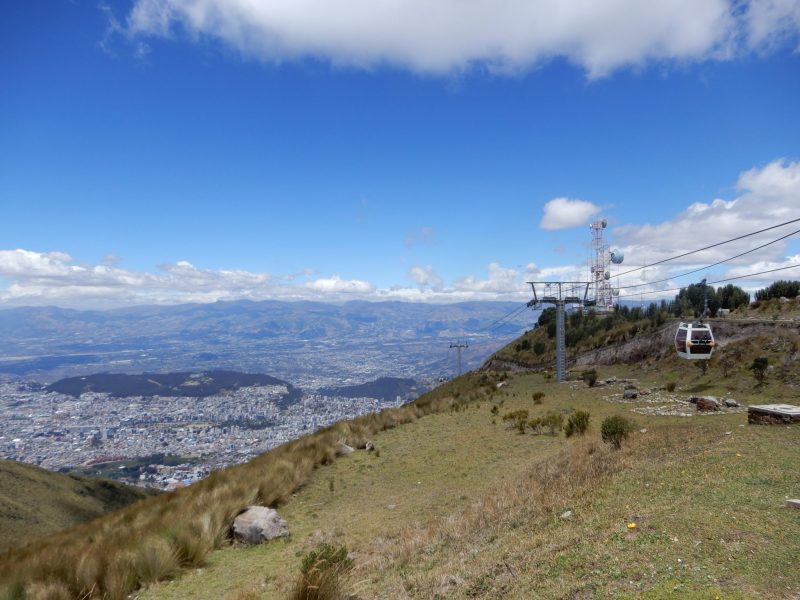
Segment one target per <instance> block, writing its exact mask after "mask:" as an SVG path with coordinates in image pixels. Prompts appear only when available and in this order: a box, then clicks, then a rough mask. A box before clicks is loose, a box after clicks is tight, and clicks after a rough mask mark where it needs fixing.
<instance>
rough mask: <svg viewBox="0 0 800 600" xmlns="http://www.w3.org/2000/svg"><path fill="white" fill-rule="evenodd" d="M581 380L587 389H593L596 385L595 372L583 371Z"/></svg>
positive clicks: (590, 370)
mask: <svg viewBox="0 0 800 600" xmlns="http://www.w3.org/2000/svg"><path fill="white" fill-rule="evenodd" d="M581 379H583V380H584V381H585V382H586V385H588V386H589V387H594V384H595V383H597V371H595V370H594V369H589V370H588V371H584V372H583V373H582V374H581Z"/></svg>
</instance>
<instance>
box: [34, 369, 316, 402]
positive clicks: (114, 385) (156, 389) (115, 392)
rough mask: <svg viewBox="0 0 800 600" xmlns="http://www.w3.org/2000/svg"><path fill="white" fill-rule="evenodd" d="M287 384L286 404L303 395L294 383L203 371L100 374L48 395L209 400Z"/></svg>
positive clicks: (62, 384)
mask: <svg viewBox="0 0 800 600" xmlns="http://www.w3.org/2000/svg"><path fill="white" fill-rule="evenodd" d="M262 385H283V386H286V389H287V390H288V392H287V394H286V396H285V397H284V398H283V399H282V402H287V401H288V402H291V401H294V400H296V399H297V398H299V397H300V396H301V395H302V391H300V390H298V389H297V388H295V387H294V386H293V385H292V384H290V383H288V382H286V381H283V380H282V379H278V378H276V377H272V376H270V375H264V374H261V373H239V372H237V371H222V370H215V371H202V372H199V373H198V372H194V373H192V372H177V373H142V374H141V375H130V374H127V373H98V374H96V375H86V376H82V377H67V378H65V379H60V380H58V381H56V382H55V383H52V384H50V385H49V386H47V388H46V389H47V391H48V392H58V393H60V394H66V395H69V396H73V397H75V398H77V397H79V396H80V395H81V394H84V393H86V392H98V393H106V394H111V395H112V396H114V397H116V398H123V397H126V396H191V397H198V398H205V397H206V396H213V395H214V394H219V393H221V392H224V391H235V390H238V389H239V388H243V387H252V386H262Z"/></svg>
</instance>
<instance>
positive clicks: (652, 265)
mask: <svg viewBox="0 0 800 600" xmlns="http://www.w3.org/2000/svg"><path fill="white" fill-rule="evenodd" d="M798 221H800V218H798V219H792V220H791V221H786V222H784V223H779V224H777V225H773V226H772V227H767V228H765V229H759V230H758V231H753V232H751V233H745V234H744V235H740V236H738V237H735V238H731V239H729V240H724V241H722V242H717V243H716V244H711V245H710V246H705V247H703V248H698V249H697V250H692V251H690V252H684V253H683V254H678V255H677V256H672V257H670V258H665V259H663V260H659V261H656V262H654V263H650V264H649V265H642V266H641V267H636V268H635V269H630V270H629V271H625V272H623V273H619V274H617V275H616V277H622V276H623V275H628V274H629V273H635V272H636V271H641V270H642V269H646V268H647V267H654V266H656V265H661V264H664V263H665V262H670V261H672V260H677V259H679V258H683V257H684V256H690V255H692V254H697V253H698V252H702V251H703V250H710V249H711V248H716V247H717V246H722V245H724V244H729V243H731V242H736V241H738V240H743V239H744V238H747V237H751V236H754V235H758V234H759V233H764V232H765V231H771V230H772V229H777V228H778V227H783V226H784V225H790V224H792V223H797V222H798Z"/></svg>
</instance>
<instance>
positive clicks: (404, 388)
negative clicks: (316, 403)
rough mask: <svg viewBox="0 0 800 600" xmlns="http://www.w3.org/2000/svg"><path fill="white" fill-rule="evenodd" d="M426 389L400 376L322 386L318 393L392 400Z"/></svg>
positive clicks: (418, 393) (421, 392) (419, 392)
mask: <svg viewBox="0 0 800 600" xmlns="http://www.w3.org/2000/svg"><path fill="white" fill-rule="evenodd" d="M426 391H427V389H426V388H425V387H424V386H422V384H420V383H417V382H416V381H414V380H413V379H408V378H402V377H379V378H378V379H376V380H375V381H368V382H367V383H361V384H358V385H346V386H341V387H329V388H322V389H320V390H319V393H320V394H322V395H324V396H339V397H342V398H376V399H378V400H394V399H395V398H397V397H398V396H400V397H405V396H407V395H409V394H413V395H416V396H419V395H421V394H423V393H424V392H426Z"/></svg>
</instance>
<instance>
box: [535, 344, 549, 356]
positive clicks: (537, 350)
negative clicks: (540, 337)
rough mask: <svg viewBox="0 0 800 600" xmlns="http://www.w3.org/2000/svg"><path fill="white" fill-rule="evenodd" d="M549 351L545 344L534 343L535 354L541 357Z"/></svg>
mask: <svg viewBox="0 0 800 600" xmlns="http://www.w3.org/2000/svg"><path fill="white" fill-rule="evenodd" d="M546 349H547V346H545V345H544V342H534V343H533V353H534V354H536V355H538V356H541V355H542V354H544V351H545V350H546Z"/></svg>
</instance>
